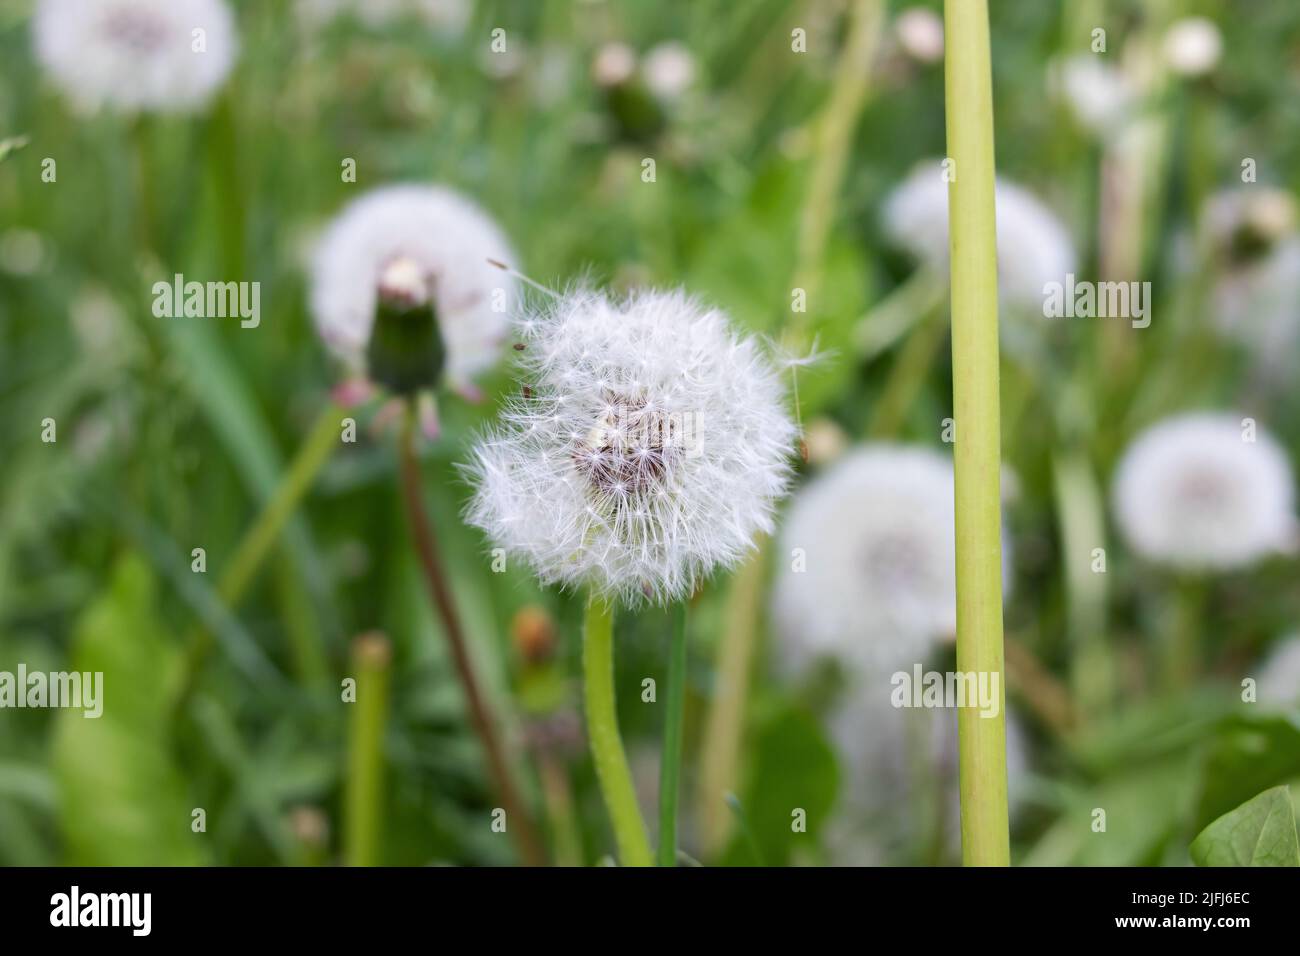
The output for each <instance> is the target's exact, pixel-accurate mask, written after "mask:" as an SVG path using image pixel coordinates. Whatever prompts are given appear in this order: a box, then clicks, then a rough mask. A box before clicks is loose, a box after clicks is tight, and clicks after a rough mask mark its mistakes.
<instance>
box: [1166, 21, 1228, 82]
mask: <svg viewBox="0 0 1300 956" xmlns="http://www.w3.org/2000/svg"><path fill="white" fill-rule="evenodd" d="M1164 54H1165V62H1166V63H1167V64H1168V65H1169V69H1171V70H1173V71H1174V72H1175V73H1179V74H1181V75H1183V76H1202V75H1204V74H1206V73H1209V72H1210V71H1211V70H1213V69H1214V68H1215V67H1216V66H1217V65H1218V63H1219V57H1220V56H1222V54H1223V34H1222V33H1220V32H1219V28H1218V26H1217V25H1216V24H1215V23H1214V21H1213V20H1210V19H1207V18H1206V17H1185V18H1183V19H1181V20H1177V21H1175V22H1174V23H1173V24H1171V25H1170V27H1169V30H1168V31H1167V32H1166V33H1165V40H1164Z"/></svg>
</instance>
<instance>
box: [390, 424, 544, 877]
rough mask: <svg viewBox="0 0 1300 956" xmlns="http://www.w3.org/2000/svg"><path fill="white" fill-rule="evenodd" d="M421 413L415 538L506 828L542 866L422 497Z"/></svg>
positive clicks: (409, 457)
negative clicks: (477, 675) (472, 658)
mask: <svg viewBox="0 0 1300 956" xmlns="http://www.w3.org/2000/svg"><path fill="white" fill-rule="evenodd" d="M417 419H418V415H417V412H416V408H415V404H414V403H413V402H411V403H408V405H407V414H406V420H405V424H404V426H403V428H402V437H401V452H400V454H401V481H402V497H403V499H404V501H405V503H406V510H407V514H408V517H409V519H410V529H411V537H412V540H413V542H414V544H415V549H416V551H417V553H418V554H419V557H420V565H421V567H422V568H423V569H424V576H425V582H426V583H427V584H428V587H429V595H430V597H431V598H432V599H433V603H434V606H435V607H437V609H438V614H439V616H440V617H441V619H442V629H443V633H444V634H445V635H446V638H447V644H448V646H449V649H450V650H451V656H452V663H453V664H454V666H455V668H456V676H457V677H458V678H459V680H460V685H461V689H462V690H463V691H464V693H465V701H466V705H467V706H468V707H469V715H470V721H471V723H472V724H473V727H474V731H475V733H476V734H477V735H478V738H479V741H480V742H481V743H482V745H483V749H484V751H485V752H486V755H487V760H488V772H489V773H490V774H491V777H492V782H493V785H494V788H495V789H496V792H497V795H498V797H500V799H501V803H502V806H503V809H504V810H505V811H506V821H507V823H506V830H507V832H508V833H510V834H511V835H512V836H513V837H514V839H515V844H516V846H517V847H518V849H519V855H520V857H521V858H522V859H523V861H524V862H525V863H526V864H528V865H529V866H541V865H542V864H543V863H544V862H545V859H544V855H543V853H542V847H541V843H540V842H539V841H538V838H537V834H536V831H535V829H534V828H533V823H532V819H531V817H530V816H529V815H528V812H527V810H526V808H525V807H524V804H523V802H522V801H521V800H520V799H519V792H518V790H517V789H516V787H515V784H514V779H513V777H512V776H511V773H510V767H509V764H508V763H507V762H506V756H505V750H504V748H503V746H502V744H501V741H500V738H499V737H498V735H497V731H496V725H495V723H494V721H493V719H492V714H491V713H490V712H489V710H488V704H487V700H486V698H485V697H484V696H483V692H482V691H481V690H480V688H479V683H478V678H477V677H476V676H475V674H474V665H473V663H472V661H471V660H470V655H469V647H468V646H467V644H466V641H465V632H464V629H463V628H462V627H461V622H460V615H459V614H458V613H457V611H456V605H455V600H454V599H453V597H452V593H451V587H450V586H449V585H448V583H447V574H446V571H445V569H444V568H443V565H442V558H441V557H440V556H439V554H438V544H437V541H436V540H435V538H434V533H433V525H432V524H431V523H430V521H429V516H428V514H427V513H426V512H425V509H424V502H423V500H422V498H421V496H420V463H419V461H418V459H417V458H416V455H415V432H416V427H417Z"/></svg>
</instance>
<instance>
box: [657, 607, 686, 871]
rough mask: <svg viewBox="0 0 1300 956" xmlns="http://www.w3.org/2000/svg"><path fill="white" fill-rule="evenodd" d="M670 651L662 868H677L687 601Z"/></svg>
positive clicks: (676, 611) (676, 615)
mask: <svg viewBox="0 0 1300 956" xmlns="http://www.w3.org/2000/svg"><path fill="white" fill-rule="evenodd" d="M672 615H673V633H672V642H671V644H670V646H669V650H668V699H667V705H668V712H667V714H665V715H664V749H663V759H662V761H661V762H660V764H659V865H660V866H676V865H677V793H678V789H679V787H680V786H681V776H682V723H683V720H684V716H685V708H686V601H685V600H682V601H679V602H678V603H677V604H676V605H674V606H673V610H672Z"/></svg>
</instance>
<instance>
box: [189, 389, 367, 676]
mask: <svg viewBox="0 0 1300 956" xmlns="http://www.w3.org/2000/svg"><path fill="white" fill-rule="evenodd" d="M341 413H342V409H341V408H340V407H339V406H338V405H336V404H334V403H330V404H329V405H328V406H327V407H326V408H325V410H324V411H323V412H321V414H320V417H319V418H317V419H316V422H315V424H313V425H312V428H311V431H310V432H308V434H307V439H306V440H305V441H304V442H303V444H302V447H300V448H299V449H298V454H297V455H296V456H294V459H293V461H292V462H291V463H290V465H289V470H288V471H286V472H285V473H284V477H283V478H281V479H280V484H279V485H278V486H277V487H276V489H275V492H274V493H273V494H272V495H271V498H270V499H269V500H268V501H267V502H266V505H265V506H264V507H263V508H262V510H261V512H260V513H259V514H258V516H257V518H256V519H255V520H254V521H253V524H252V525H251V526H250V527H249V529H248V530H247V531H245V532H244V537H243V538H242V539H241V540H240V542H239V544H238V545H237V546H236V548H235V553H234V555H233V556H232V557H231V559H230V562H229V564H227V566H226V570H225V571H224V572H223V573H222V575H221V578H220V580H218V582H217V597H219V598H220V599H221V602H222V603H223V604H225V605H226V607H228V608H231V609H234V608H235V607H236V606H238V604H239V602H240V600H241V599H242V598H243V596H244V592H245V591H247V590H248V586H249V584H251V583H252V581H253V578H254V577H255V576H256V575H257V572H258V571H259V570H260V569H261V567H262V564H263V562H264V561H265V560H266V556H267V554H268V553H270V550H271V547H272V546H273V545H274V544H275V542H276V541H277V540H278V539H279V537H280V533H281V532H282V531H284V526H285V525H286V524H288V522H289V519H290V518H291V517H293V513H294V511H296V510H297V508H298V504H299V502H301V501H302V498H303V496H304V495H305V494H306V493H307V489H309V488H310V487H311V486H312V484H313V483H314V482H315V481H316V476H317V475H319V474H320V470H321V468H323V467H324V466H325V462H326V461H328V460H329V457H330V453H331V452H333V450H334V448H335V444H336V442H337V441H338V440H339V435H340V432H339V424H340V417H339V416H340V415H341ZM211 647H212V632H211V631H210V630H209V629H207V628H200V629H198V630H196V631H194V632H193V634H192V635H191V636H190V640H189V651H188V654H187V657H186V661H185V669H184V674H183V676H182V678H181V684H180V687H179V691H178V694H177V699H178V701H184V700H185V699H186V698H187V697H188V695H189V691H190V690H191V689H192V687H193V683H194V680H195V679H196V678H197V676H198V672H199V670H200V668H201V667H202V666H203V662H204V660H205V659H206V658H207V655H208V652H209V651H210V650H211ZM315 650H316V653H317V655H318V656H319V648H317V649H315Z"/></svg>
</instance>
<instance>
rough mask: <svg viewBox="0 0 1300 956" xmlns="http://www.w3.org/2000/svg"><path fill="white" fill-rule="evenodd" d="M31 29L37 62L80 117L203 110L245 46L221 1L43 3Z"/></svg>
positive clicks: (78, 0)
mask: <svg viewBox="0 0 1300 956" xmlns="http://www.w3.org/2000/svg"><path fill="white" fill-rule="evenodd" d="M32 30H33V39H34V43H35V49H36V57H37V59H38V60H39V61H40V62H41V64H42V66H44V68H45V69H46V70H47V71H48V72H49V74H50V76H51V77H53V79H54V81H55V82H56V83H57V85H58V86H59V87H60V88H61V89H62V91H63V92H64V94H65V95H66V96H67V97H68V99H69V100H70V101H71V102H72V104H73V106H74V108H76V109H77V110H79V111H81V112H93V111H94V110H97V109H99V108H101V107H110V108H113V109H116V110H119V111H122V112H128V113H134V112H142V111H143V112H179V113H183V112H192V111H194V110H197V109H200V108H201V107H202V106H203V105H204V104H205V103H207V101H208V100H209V99H210V98H211V97H212V95H213V93H214V92H215V91H216V90H217V88H218V87H219V86H221V84H222V83H223V82H224V81H225V79H226V76H227V74H229V72H230V68H231V66H232V65H233V64H234V61H235V54H236V51H237V48H238V38H237V37H236V34H235V23H234V19H233V18H232V16H231V14H230V10H229V8H228V7H227V6H226V4H225V3H223V2H222V0H95V2H94V3H87V2H86V0H40V3H39V4H38V5H37V7H36V12H35V15H34V17H33V22H32ZM200 30H201V31H203V32H202V34H201V39H202V43H201V45H200V43H199V36H200V35H199V34H196V31H200ZM196 47H197V48H196Z"/></svg>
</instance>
